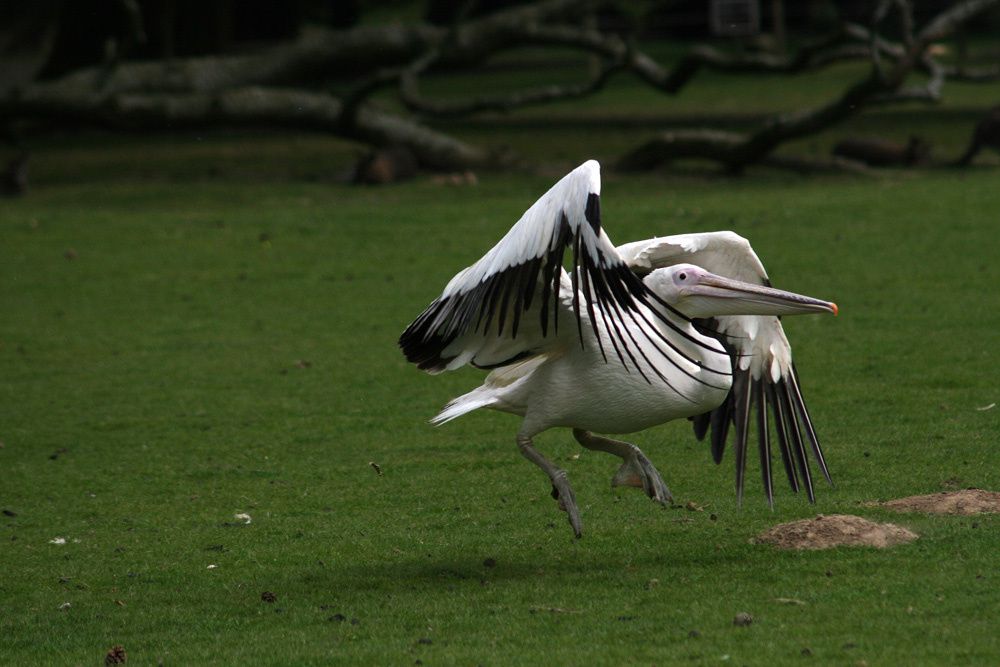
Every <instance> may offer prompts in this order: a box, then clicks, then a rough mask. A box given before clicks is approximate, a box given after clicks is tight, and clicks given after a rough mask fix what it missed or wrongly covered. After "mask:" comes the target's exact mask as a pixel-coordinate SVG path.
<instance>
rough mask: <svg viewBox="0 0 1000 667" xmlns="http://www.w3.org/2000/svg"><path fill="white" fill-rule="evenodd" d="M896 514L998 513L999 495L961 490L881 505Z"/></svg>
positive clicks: (892, 501) (993, 492)
mask: <svg viewBox="0 0 1000 667" xmlns="http://www.w3.org/2000/svg"><path fill="white" fill-rule="evenodd" d="M882 506H883V507H887V508H888V509H891V510H896V511H897V512H924V513H926V514H964V515H968V514H980V513H983V512H1000V493H997V492H996V491H983V490H982V489H963V490H961V491H945V492H942V493H930V494H928V495H926V496H910V497H909V498H898V499H896V500H889V501H886V502H884V503H882Z"/></svg>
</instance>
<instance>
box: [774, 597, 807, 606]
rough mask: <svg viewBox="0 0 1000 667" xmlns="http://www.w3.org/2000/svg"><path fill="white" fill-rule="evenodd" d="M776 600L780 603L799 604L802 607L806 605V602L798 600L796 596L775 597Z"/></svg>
mask: <svg viewBox="0 0 1000 667" xmlns="http://www.w3.org/2000/svg"><path fill="white" fill-rule="evenodd" d="M774 601H775V602H777V603H778V604H793V605H799V606H800V607H804V606H805V604H806V603H805V602H803V601H802V600H797V599H795V598H774Z"/></svg>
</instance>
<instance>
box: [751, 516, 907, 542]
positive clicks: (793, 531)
mask: <svg viewBox="0 0 1000 667" xmlns="http://www.w3.org/2000/svg"><path fill="white" fill-rule="evenodd" d="M915 539H917V534H916V533H914V532H913V531H911V530H908V529H906V528H903V527H901V526H897V525H895V524H892V523H875V522H874V521H869V520H868V519H863V518H861V517H860V516H852V515H850V514H820V515H818V516H816V518H814V519H802V520H801V521H792V522H791V523H782V524H779V525H777V526H774V527H773V528H770V529H768V530H766V531H764V532H763V533H761V534H760V535H758V536H757V537H755V538H754V542H756V543H757V544H772V545H774V546H776V547H778V548H779V549H832V548H833V547H842V546H856V547H877V548H879V549H884V548H886V547H891V546H895V545H897V544H904V543H906V542H910V541H912V540H915Z"/></svg>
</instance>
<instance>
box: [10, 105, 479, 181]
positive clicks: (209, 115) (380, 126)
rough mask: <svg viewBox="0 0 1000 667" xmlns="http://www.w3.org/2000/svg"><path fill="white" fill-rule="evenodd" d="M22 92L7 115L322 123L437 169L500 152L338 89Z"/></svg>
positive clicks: (114, 121)
mask: <svg viewBox="0 0 1000 667" xmlns="http://www.w3.org/2000/svg"><path fill="white" fill-rule="evenodd" d="M45 92H46V93H48V94H47V95H43V94H35V95H22V96H21V97H20V98H19V99H18V100H17V101H16V102H13V103H12V102H11V101H6V102H3V101H0V118H3V117H5V116H25V115H31V116H33V117H35V118H38V119H55V120H69V121H73V122H80V121H86V122H90V123H94V124H100V125H104V126H110V127H115V128H120V129H128V130H137V129H175V128H178V127H205V126H218V125H260V126H270V127H285V128H292V129H305V130H319V131H324V132H329V133H331V134H335V135H338V136H342V137H344V138H347V139H353V140H356V141H362V142H364V143H368V144H372V145H375V146H389V145H398V146H405V147H406V148H408V149H410V150H411V151H412V152H413V154H414V156H415V157H416V158H417V160H418V161H419V162H420V163H421V164H422V165H423V166H426V167H429V168H432V169H455V168H471V167H482V166H487V165H492V164H496V163H497V160H498V158H497V157H496V156H494V155H492V154H490V153H489V152H487V151H484V150H482V149H480V148H476V147H474V146H470V145H469V144H466V143H464V142H462V141H459V140H457V139H454V138H452V137H449V136H447V135H445V134H441V133H439V132H436V131H434V130H431V129H429V128H427V127H424V126H422V125H419V124H417V123H415V122H413V121H411V120H408V119H406V118H402V117H400V116H395V115H392V114H389V113H385V112H381V111H377V110H374V109H370V108H365V107H362V108H360V109H357V110H356V111H355V112H354V117H353V119H352V120H351V122H349V123H347V122H345V119H344V105H343V104H342V103H341V101H340V100H338V99H337V98H334V97H332V96H330V95H325V94H321V93H313V92H307V91H303V90H299V89H282V88H265V87H261V86H246V87H241V88H234V89H230V90H225V91H221V92H211V93H204V92H193V93H173V94H165V93H121V94H116V95H110V96H109V95H103V94H99V93H94V92H92V93H91V94H90V95H82V94H81V95H75V96H69V95H61V94H58V95H53V94H52V93H53V91H51V90H48V91H45Z"/></svg>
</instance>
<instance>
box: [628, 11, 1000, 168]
mask: <svg viewBox="0 0 1000 667" xmlns="http://www.w3.org/2000/svg"><path fill="white" fill-rule="evenodd" d="M998 1H1000V0H965V1H964V2H960V3H958V4H956V5H954V6H952V7H951V8H949V9H948V10H946V11H944V12H942V13H940V14H938V15H937V16H935V17H934V18H933V19H932V20H931V21H930V22H929V23H928V24H927V25H926V26H925V27H924V28H923V29H922V30H920V31H919V32H918V33H916V34H913V35H904V41H905V42H906V45H905V46H897V45H891V44H889V43H888V42H884V41H883V40H881V39H880V38H878V37H877V35H875V33H874V31H872V32H870V33H867V35H868V37H869V39H870V43H871V44H872V48H871V53H872V59H873V65H872V69H871V71H870V72H869V74H868V75H867V76H866V77H864V78H863V79H861V80H859V81H857V82H856V83H854V84H852V85H851V86H850V87H848V88H847V90H845V91H844V92H843V93H841V94H840V95H839V96H838V97H837V98H835V99H833V100H831V101H830V102H828V103H826V104H824V105H822V106H819V107H817V108H814V109H810V110H806V111H800V112H796V113H790V114H783V115H778V116H775V117H773V118H771V119H770V120H769V121H768V122H767V123H766V124H765V125H764V126H763V127H761V128H759V129H758V130H756V131H754V132H751V133H748V134H746V135H738V134H733V133H712V132H706V131H701V132H697V133H691V132H687V133H670V134H667V135H661V136H660V137H658V138H655V139H653V140H651V141H649V142H647V143H645V144H643V145H642V146H640V147H639V148H638V149H636V150H634V151H632V152H631V153H629V154H628V155H626V156H625V157H623V158H622V159H621V160H620V163H621V164H622V165H623V166H624V167H630V166H634V168H640V167H639V165H642V166H644V167H645V168H649V167H651V166H654V165H656V164H658V162H659V161H664V160H673V159H677V158H681V157H699V158H707V159H710V160H714V161H716V162H719V163H721V164H722V165H723V167H724V169H725V170H726V171H728V172H730V173H739V172H741V171H742V170H743V169H744V168H745V167H746V166H747V165H749V164H753V163H757V162H762V161H764V160H765V159H766V158H767V157H768V156H769V155H771V153H772V152H773V151H774V150H775V149H776V148H777V147H778V146H779V145H781V144H782V143H785V142H788V141H790V140H794V139H798V138H800V137H803V136H807V135H811V134H815V133H817V132H819V131H821V130H823V129H826V128H827V127H830V126H832V125H834V124H836V123H838V122H841V121H842V120H844V119H846V118H848V117H850V116H852V115H854V114H857V113H858V112H860V111H861V110H862V109H863V108H865V107H867V106H870V105H872V104H878V103H883V104H884V103H886V102H890V101H891V102H899V101H906V100H911V99H920V100H934V99H937V97H938V95H939V94H940V88H941V85H943V81H944V76H945V71H944V69H943V68H941V67H940V66H938V65H937V64H936V63H935V62H934V61H933V59H932V58H931V56H930V55H929V53H928V50H929V47H930V46H931V44H932V42H934V41H936V40H939V39H941V38H943V37H945V36H947V35H948V34H950V33H951V32H952V31H953V30H954V29H955V28H956V27H958V26H959V25H961V23H962V22H964V21H966V20H968V19H969V18H971V17H972V16H974V15H975V14H977V13H978V12H981V11H983V10H984V9H986V8H988V7H990V6H992V5H995V4H997V2H998ZM888 4H894V5H895V4H899V0H890V2H888V3H886V5H888ZM901 11H903V13H904V14H906V16H904V17H903V18H901V24H902V25H903V26H904V28H906V29H909V27H910V24H909V22H908V21H909V19H908V18H907V17H908V14H907V12H908V9H904V10H901ZM851 30H852V31H854V32H855V33H857V30H856V29H854V28H852V29H851ZM886 54H889V55H891V56H892V57H893V58H894V60H893V61H892V63H891V65H890V66H888V67H886V66H884V65H883V63H882V61H881V57H882V56H883V55H886ZM917 67H922V68H924V69H925V70H927V71H929V72H930V73H931V77H930V80H929V81H928V83H927V84H926V85H925V86H923V87H921V88H910V89H902V85H903V83H904V82H905V80H906V78H907V76H908V75H909V74H910V73H911V72H912V71H913V70H914V69H915V68H917Z"/></svg>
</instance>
